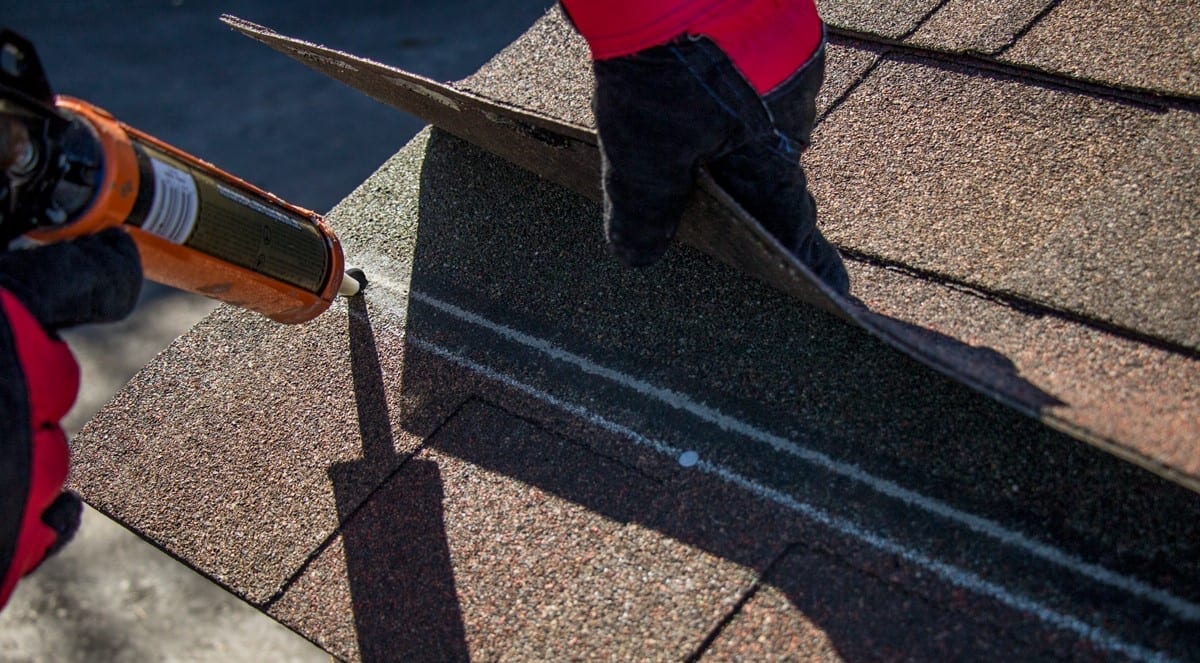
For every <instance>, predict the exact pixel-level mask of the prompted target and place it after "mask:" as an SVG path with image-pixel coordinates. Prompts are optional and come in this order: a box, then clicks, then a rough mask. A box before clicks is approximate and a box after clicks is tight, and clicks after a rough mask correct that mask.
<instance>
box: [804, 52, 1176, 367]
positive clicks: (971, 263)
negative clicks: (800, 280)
mask: <svg viewBox="0 0 1200 663" xmlns="http://www.w3.org/2000/svg"><path fill="white" fill-rule="evenodd" d="M1161 120H1163V115H1162V114H1161V113H1158V112H1155V111H1153V110H1151V109H1147V108H1143V107H1139V106H1135V105H1130V104H1122V103H1118V102H1114V101H1111V100H1107V99H1102V98H1096V97H1092V96H1088V95H1084V94H1080V93H1077V92H1072V91H1067V90H1062V89H1056V88H1054V87H1048V86H1043V85H1038V84H1032V83H1030V82H1028V81H1022V80H1017V79H1013V78H1007V77H1003V76H999V75H996V74H991V73H986V72H981V71H979V70H972V69H969V68H964V67H956V66H951V65H943V64H940V63H935V62H930V61H924V60H921V59H919V58H908V57H898V58H894V59H889V60H887V61H886V62H885V63H884V64H883V65H881V66H879V67H878V68H876V70H875V71H874V72H873V73H872V75H871V77H870V78H869V79H867V81H865V82H864V83H863V84H862V85H861V86H860V87H859V88H858V89H857V90H855V92H854V93H853V94H852V95H851V96H850V97H849V98H848V99H847V100H846V102H845V103H843V104H842V105H841V106H840V107H839V108H838V110H837V111H836V112H834V113H833V114H832V115H830V116H829V117H828V118H827V119H826V120H825V121H824V122H823V123H822V124H821V125H820V127H819V128H818V132H817V134H816V136H815V137H814V142H813V149H812V151H811V152H810V154H809V155H808V158H807V163H808V164H809V166H810V168H811V170H812V177H811V185H812V187H813V190H814V194H815V196H816V197H817V200H818V208H819V209H820V210H821V213H822V218H823V223H824V225H825V228H826V229H827V231H828V234H829V235H830V237H831V239H833V240H834V241H835V242H838V243H840V244H841V245H843V246H846V247H849V248H851V249H853V250H854V251H858V252H861V253H865V254H868V255H871V256H876V257H880V258H882V259H885V260H887V261H889V262H894V263H899V264H904V265H907V266H909V267H912V268H916V269H919V270H926V271H929V272H934V273H937V274H940V275H944V276H946V277H949V278H952V279H955V280H958V281H961V282H965V283H968V284H971V285H973V286H975V287H980V288H984V289H987V290H993V291H996V290H1002V289H1004V288H1005V287H1013V288H1014V289H1015V294H1017V295H1018V296H1021V297H1026V298H1029V299H1040V300H1042V301H1047V302H1048V303H1049V304H1050V305H1051V306H1053V307H1055V308H1064V309H1070V310H1073V311H1074V312H1075V313H1078V314H1080V315H1090V314H1101V312H1102V317H1103V318H1104V319H1106V320H1109V321H1112V322H1114V323H1116V321H1118V320H1119V321H1121V324H1128V325H1130V326H1133V327H1134V328H1135V329H1137V330H1138V331H1139V332H1142V333H1146V334H1154V333H1157V331H1158V330H1160V329H1161V325H1154V326H1148V325H1143V324H1141V323H1140V322H1139V320H1140V318H1138V317H1136V316H1127V315H1125V314H1124V311H1125V309H1127V308H1129V307H1128V298H1124V299H1121V300H1118V299H1116V298H1111V297H1110V298H1107V301H1099V300H1103V299H1105V298H1103V297H1097V298H1096V299H1097V301H1095V302H1094V304H1095V305H1094V306H1092V307H1089V308H1088V309H1086V310H1084V309H1081V308H1079V307H1078V303H1079V302H1078V298H1076V297H1072V298H1069V299H1068V298H1062V297H1058V296H1056V295H1048V294H1046V293H1045V292H1042V291H1040V290H1039V291H1035V290H1032V289H1017V286H1024V285H1031V283H1032V282H1025V281H1015V280H1010V279H1007V278H1006V275H1007V274H1008V273H1009V272H1010V271H1012V270H1014V269H1017V268H1022V269H1028V268H1027V267H1024V265H1025V264H1026V263H1030V262H1032V261H1036V260H1037V259H1038V257H1039V255H1040V254H1043V253H1045V252H1046V251H1047V242H1050V241H1052V240H1051V238H1052V237H1054V236H1055V233H1056V232H1057V231H1059V229H1060V228H1065V227H1067V226H1069V224H1070V220H1071V219H1073V218H1075V217H1076V216H1077V215H1078V214H1079V213H1080V210H1081V209H1083V208H1084V206H1085V204H1087V203H1088V202H1089V201H1091V200H1092V199H1093V198H1094V197H1096V196H1098V195H1100V194H1101V192H1103V191H1105V190H1107V189H1109V188H1111V187H1112V185H1113V184H1114V182H1113V179H1112V173H1113V171H1114V170H1116V169H1127V170H1132V171H1134V172H1135V173H1136V172H1145V173H1147V174H1149V173H1151V172H1155V171H1156V170H1157V168H1156V167H1154V166H1153V164H1152V163H1151V162H1150V161H1148V158H1149V157H1148V155H1147V154H1145V153H1144V152H1145V150H1144V149H1143V148H1142V144H1143V142H1144V141H1147V140H1150V141H1152V142H1153V141H1158V142H1162V141H1164V140H1173V139H1172V138H1171V136H1172V135H1173V134H1172V133H1171V132H1170V131H1166V132H1165V133H1161V134H1157V135H1159V138H1148V136H1151V135H1152V134H1151V131H1160V132H1161V131H1162V130H1163V127H1158V126H1157V125H1158V123H1159V122H1160V121H1161ZM1175 140H1177V138H1176V139H1175ZM1182 162H1183V163H1186V158H1183V160H1182ZM1180 168H1183V169H1184V171H1183V172H1184V173H1185V175H1184V176H1185V177H1186V172H1188V171H1187V169H1186V167H1184V166H1182V165H1178V166H1176V169H1177V170H1178V169H1180ZM1126 179H1128V176H1127V178H1126ZM1155 190H1156V191H1159V192H1161V191H1162V190H1163V189H1162V188H1161V187H1160V188H1157V189H1155ZM1146 193H1150V192H1149V191H1146ZM1144 204H1145V205H1149V206H1151V207H1153V206H1155V205H1158V204H1159V203H1158V202H1156V201H1155V199H1154V198H1150V199H1149V200H1148V201H1146V202H1145V203H1144ZM1156 214H1157V215H1159V216H1161V215H1163V214H1165V215H1167V216H1170V215H1174V214H1182V215H1183V216H1181V217H1179V218H1177V219H1175V220H1174V221H1172V222H1171V223H1174V224H1176V225H1178V226H1181V227H1183V228H1186V227H1193V228H1194V227H1195V225H1196V224H1197V217H1196V215H1195V212H1194V211H1191V212H1189V211H1188V208H1187V206H1186V205H1185V206H1177V207H1175V208H1172V210H1171V211H1170V212H1167V211H1165V210H1159V211H1158V212H1156ZM1064 232H1066V231H1064ZM1182 232H1184V231H1183V230H1180V231H1179V233H1177V234H1176V235H1175V236H1182V234H1181V233H1182ZM1068 237H1069V238H1070V239H1071V241H1072V242H1076V243H1079V242H1086V241H1088V238H1087V237H1079V236H1077V235H1063V236H1059V239H1058V242H1059V243H1060V244H1066V240H1067V239H1068ZM1095 239H1096V241H1102V240H1103V238H1102V237H1099V236H1098V237H1096V238H1095ZM1081 246H1084V248H1083V249H1080V250H1082V251H1094V250H1097V249H1100V248H1102V247H1100V246H1094V247H1093V246H1091V245H1087V244H1081ZM1182 251H1186V248H1185V247H1184V246H1176V248H1175V249H1174V250H1172V251H1169V252H1165V253H1163V254H1162V255H1161V256H1159V258H1158V259H1159V260H1161V261H1163V264H1165V263H1170V264H1171V265H1177V263H1178V261H1180V260H1182V259H1185V256H1183V255H1182V254H1181V252H1182ZM1088 266H1089V268H1092V269H1100V270H1102V271H1103V272H1104V273H1106V274H1107V276H1106V277H1105V278H1104V280H1105V281H1106V282H1108V283H1109V284H1119V286H1118V287H1121V288H1123V289H1125V290H1127V291H1128V292H1130V293H1132V294H1131V295H1130V297H1134V298H1144V297H1146V293H1144V292H1142V291H1141V288H1140V287H1139V283H1138V282H1137V281H1136V280H1134V279H1130V278H1128V277H1127V276H1126V275H1127V274H1128V272H1127V271H1126V270H1125V269H1124V268H1123V267H1122V265H1121V264H1120V263H1119V262H1115V261H1109V262H1100V261H1092V262H1089V263H1088ZM1045 269H1046V270H1047V271H1048V272H1049V273H1053V274H1054V275H1055V276H1054V277H1053V278H1059V279H1060V280H1059V281H1058V283H1057V286H1056V287H1055V288H1054V289H1052V290H1053V292H1055V293H1060V294H1061V293H1063V292H1064V290H1065V289H1066V288H1071V287H1073V286H1071V285H1070V284H1071V283H1072V281H1071V279H1070V277H1068V275H1067V274H1068V272H1069V270H1072V269H1075V267H1072V266H1067V265H1062V264H1059V263H1047V266H1046V267H1045ZM1188 269H1189V268H1184V267H1182V266H1176V267H1172V268H1171V270H1166V271H1169V272H1170V273H1171V274H1174V275H1176V276H1175V278H1177V279H1179V280H1177V281H1175V283H1176V284H1177V286H1179V287H1186V281H1183V282H1182V283H1181V282H1180V281H1181V280H1183V279H1186V276H1187V274H1188V273H1189V272H1188ZM1047 278H1050V277H1047ZM1122 302H1125V303H1122ZM1073 307H1074V308H1073ZM1141 308H1142V309H1143V310H1146V307H1145V306H1142V307H1141ZM1173 315H1174V314H1173ZM1176 326H1177V325H1175V324H1174V323H1172V324H1171V327H1172V328H1175V327H1176ZM1177 331H1179V332H1181V333H1183V331H1184V330H1177ZM1176 340H1178V341H1179V342H1187V343H1189V344H1192V345H1193V347H1196V345H1195V344H1196V342H1197V340H1200V339H1198V338H1193V337H1184V338H1177V339H1176Z"/></svg>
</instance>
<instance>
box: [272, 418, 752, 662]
mask: <svg viewBox="0 0 1200 663" xmlns="http://www.w3.org/2000/svg"><path fill="white" fill-rule="evenodd" d="M660 489H661V485H660V483H659V482H658V481H656V480H654V479H652V478H649V477H647V476H645V475H642V474H639V473H638V472H636V471H635V470H633V469H632V468H628V467H623V466H621V465H620V464H618V463H616V462H614V461H612V460H609V459H606V458H604V457H601V456H598V455H596V454H595V453H593V452H591V451H589V450H587V448H586V447H584V446H581V445H578V444H575V443H573V442H570V441H568V440H565V439H563V438H560V437H558V436H556V435H553V434H550V433H548V432H546V431H543V430H541V429H539V428H538V427H536V426H533V425H531V424H530V423H528V422H525V421H523V420H521V419H519V418H517V417H514V416H512V415H509V414H506V413H505V412H503V411H501V410H497V409H495V408H494V407H492V406H489V405H486V404H483V403H480V402H477V401H476V402H471V403H468V404H467V405H466V406H465V407H464V408H463V409H462V411H461V412H460V413H459V414H457V415H456V416H455V417H453V418H451V419H450V420H449V421H448V422H447V423H446V424H445V425H444V426H443V427H442V428H441V429H440V430H439V431H438V433H437V435H435V436H434V437H433V438H432V439H431V440H430V447H429V448H428V449H427V450H426V451H424V452H422V453H421V454H420V455H418V456H417V457H416V458H414V459H413V460H412V461H411V462H409V463H408V464H406V465H405V466H404V467H403V468H401V470H400V471H399V472H398V473H397V474H396V475H395V477H393V478H392V479H391V480H390V481H389V482H388V483H387V484H386V485H385V486H383V487H382V488H381V489H380V491H379V492H378V493H377V494H376V495H375V496H374V497H373V499H372V500H371V502H370V503H369V505H368V506H367V507H365V508H364V509H362V510H361V511H360V512H358V513H357V514H355V515H354V518H353V520H351V521H350V522H348V523H347V524H346V526H345V528H344V529H343V530H342V531H341V533H340V534H339V536H338V538H337V539H336V540H335V541H334V542H333V543H332V544H331V545H330V546H329V547H328V548H326V549H325V550H324V551H323V553H322V554H321V555H320V556H319V557H318V558H317V559H316V560H315V561H314V562H313V563H312V564H310V565H308V566H307V568H306V569H305V572H304V574H303V575H301V576H300V577H299V578H298V580H297V581H296V582H295V584H293V585H292V586H291V587H290V588H289V590H288V591H287V593H286V594H285V595H284V596H283V597H282V599H281V600H280V601H279V602H278V603H277V604H276V605H275V606H274V607H272V608H271V613H272V614H273V615H274V616H276V617H277V618H279V619H281V620H283V621H285V622H286V623H291V624H295V625H297V626H298V627H300V628H301V629H302V630H304V631H305V633H306V634H307V635H308V636H309V637H311V638H313V639H315V640H316V641H317V642H319V643H320V644H321V645H322V646H324V647H326V648H328V649H329V650H330V651H332V652H334V653H335V654H337V655H338V656H339V657H343V658H347V659H350V660H360V659H361V660H377V659H378V658H379V657H381V656H382V657H385V658H401V659H407V658H410V657H414V656H415V657H418V658H423V659H429V658H444V657H450V658H454V657H461V656H466V655H469V656H470V657H471V658H473V659H474V658H488V659H494V658H503V657H511V658H516V659H522V660H534V659H539V660H546V659H547V658H556V657H558V656H565V655H568V654H571V653H573V652H578V651H580V649H581V648H582V647H586V648H587V649H588V651H590V652H591V653H592V655H594V656H599V657H602V658H616V659H628V658H631V657H650V658H656V659H677V658H681V657H684V656H686V655H687V654H688V653H689V652H690V651H692V650H693V649H695V648H696V647H698V646H699V644H700V642H701V641H702V639H703V637H704V634H705V633H707V631H708V630H709V629H710V628H711V627H712V626H714V625H715V624H716V623H718V622H719V621H720V619H721V617H722V616H723V615H724V614H725V612H727V611H728V610H729V609H731V608H732V606H733V605H734V604H735V603H736V601H737V599H738V597H739V596H740V595H741V593H742V592H744V591H745V589H746V588H747V587H748V586H749V584H750V583H751V582H752V581H753V575H752V573H751V572H749V571H747V570H745V569H744V568H742V567H741V566H740V565H738V564H736V563H734V562H731V561H728V560H725V559H721V558H719V557H716V556H714V555H711V554H708V553H705V552H703V551H700V550H697V549H695V548H693V547H691V546H689V545H686V544H682V543H679V542H677V541H674V540H673V539H671V538H668V537H665V536H664V535H663V534H662V533H660V532H658V531H655V530H652V529H648V528H645V527H640V526H638V525H636V524H631V523H632V522H633V521H652V520H653V519H654V517H653V514H654V512H655V511H656V509H657V507H656V502H657V500H656V499H655V496H656V494H657V493H658V491H659V490H660ZM401 614H402V615H404V619H399V620H397V619H395V616H396V615H401Z"/></svg>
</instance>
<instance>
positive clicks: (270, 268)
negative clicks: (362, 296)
mask: <svg viewBox="0 0 1200 663" xmlns="http://www.w3.org/2000/svg"><path fill="white" fill-rule="evenodd" d="M56 106H57V108H58V109H59V110H60V111H61V112H63V113H64V114H65V115H67V116H69V117H70V118H71V120H72V121H73V122H82V123H84V124H85V125H86V126H87V128H88V129H89V130H90V134H91V135H92V136H93V137H94V138H95V140H96V143H97V146H98V148H99V152H100V154H101V155H102V162H103V165H102V173H101V176H100V179H99V183H98V184H97V186H96V187H95V191H94V193H93V196H92V200H91V201H90V203H89V204H88V205H87V207H86V208H85V209H84V210H83V211H82V212H80V213H79V214H78V216H77V218H74V219H70V220H69V221H68V222H66V223H64V224H62V225H58V226H54V227H50V228H40V229H36V230H32V231H30V232H29V233H28V236H29V237H30V238H32V239H34V240H37V241H41V242H54V241H59V240H63V239H67V238H69V237H78V236H81V235H87V234H91V233H95V232H98V231H100V230H103V229H104V228H109V227H114V226H121V227H123V228H125V229H126V230H127V231H128V232H129V234H130V235H131V236H132V237H133V239H134V241H135V242H136V244H137V246H138V249H139V251H140V253H141V258H142V266H143V270H144V271H145V274H146V277H147V278H149V279H150V280H152V281H157V282H159V283H162V284H165V285H169V286H173V287H176V288H179V289H181V290H186V291H188V292H194V293H198V294H201V295H205V296H207V297H212V298H214V299H218V300H221V301H223V302H227V303H229V304H233V305H236V306H241V307H244V308H248V309H251V310H254V311H258V312H259V313H262V314H263V315H265V316H267V317H268V318H271V319H272V320H275V321H276V322H281V323H288V324H292V323H300V322H306V321H308V320H311V319H313V318H315V317H316V316H318V315H320V314H321V313H323V312H324V311H325V310H326V309H327V308H329V305H330V304H331V303H332V301H333V299H334V297H336V296H337V295H338V294H342V295H346V296H351V295H354V294H357V293H358V291H359V289H360V288H361V286H362V285H364V284H365V282H366V280H365V278H362V277H361V271H360V270H352V272H353V276H347V275H346V274H345V273H344V272H343V269H344V267H345V261H344V258H343V255H342V247H341V244H340V243H339V242H338V240H337V237H336V236H334V234H333V231H332V230H330V228H329V226H328V225H327V224H326V223H325V220H324V219H323V218H322V217H321V216H320V215H319V214H316V213H314V212H311V211H309V210H306V209H303V208H300V207H296V206H295V205H291V204H289V203H287V202H284V201H283V200H281V199H279V198H278V197H277V196H275V195H273V194H271V193H268V192H266V191H263V190H262V189H259V188H258V187H255V186H254V185H252V184H249V183H248V182H245V181H243V180H241V179H239V178H237V177H234V176H233V175H230V174H229V173H227V172H225V171H223V170H221V169H219V168H217V167H216V166H213V165H212V164H210V163H208V162H206V161H202V160H201V159H198V158H196V157H194V156H192V155H190V154H188V153H186V152H183V151H182V150H179V149H177V148H175V147H172V146H170V145H168V144H166V143H164V142H162V141H160V140H158V139H156V138H154V137H152V136H149V135H147V134H145V133H142V132H141V131H138V130H137V129H134V128H133V127H130V126H128V125H126V124H124V123H122V122H120V121H118V120H116V119H115V118H113V116H112V115H110V114H109V113H108V112H106V111H104V110H102V109H100V108H97V107H96V106H93V105H91V104H88V103H86V102H83V101H80V100H78V99H72V98H70V97H62V96H60V97H58V98H57V100H56Z"/></svg>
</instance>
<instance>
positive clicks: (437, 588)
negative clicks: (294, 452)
mask: <svg viewBox="0 0 1200 663" xmlns="http://www.w3.org/2000/svg"><path fill="white" fill-rule="evenodd" d="M349 302H350V303H349V309H350V315H349V328H350V352H351V366H352V369H353V374H354V396H355V404H356V406H357V408H358V416H359V427H360V431H361V433H362V442H363V453H362V458H361V459H360V460H356V461H353V462H349V463H340V464H338V465H334V466H332V467H331V468H329V478H330V480H331V481H332V483H333V490H334V494H335V496H336V498H337V507H338V521H339V522H340V523H342V527H343V534H342V545H343V548H344V554H345V560H346V572H347V575H348V580H349V585H350V594H351V597H350V598H351V605H352V608H353V611H354V626H355V630H356V634H357V638H358V649H359V654H360V656H361V658H362V660H364V661H396V660H438V661H446V660H465V659H466V658H467V657H468V651H467V645H466V635H465V632H464V628H463V619H462V614H461V610H460V608H459V604H458V599H457V595H456V591H455V584H454V572H453V568H452V565H451V560H450V548H449V545H448V543H447V541H446V532H445V523H444V518H443V508H442V501H443V495H444V491H443V488H442V479H441V472H440V470H439V469H438V465H437V463H435V462H432V461H428V460H423V459H420V458H410V459H397V456H398V454H397V452H396V450H395V445H394V439H393V435H392V427H391V422H390V417H389V416H388V405H387V398H386V391H385V385H384V378H383V371H382V369H381V367H380V363H379V355H378V351H377V348H376V345H375V335H374V331H373V329H372V326H371V319H370V315H369V312H368V310H367V306H366V302H365V300H364V298H362V297H355V298H352V299H350V300H349ZM393 464H399V465H400V466H401V470H398V471H397V472H396V473H395V474H394V475H393V476H392V477H391V478H390V479H389V480H388V481H386V482H385V483H384V484H383V485H382V486H381V487H380V488H379V489H378V490H377V491H376V492H375V493H374V494H373V495H372V496H371V498H370V499H368V500H367V501H366V502H363V501H362V494H363V489H362V487H361V486H359V485H358V483H359V482H360V481H362V480H363V479H362V478H363V477H369V476H371V473H370V472H367V471H364V466H366V467H371V466H380V465H382V466H387V465H393ZM360 505H361V506H360Z"/></svg>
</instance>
